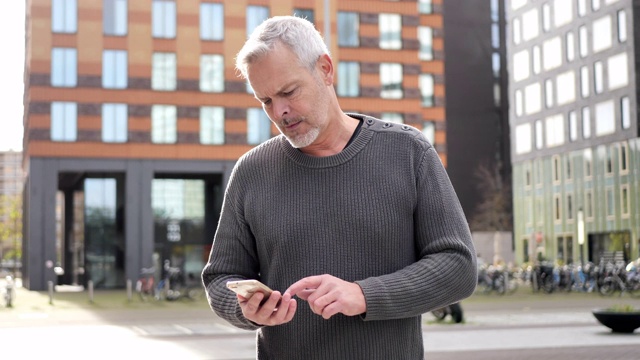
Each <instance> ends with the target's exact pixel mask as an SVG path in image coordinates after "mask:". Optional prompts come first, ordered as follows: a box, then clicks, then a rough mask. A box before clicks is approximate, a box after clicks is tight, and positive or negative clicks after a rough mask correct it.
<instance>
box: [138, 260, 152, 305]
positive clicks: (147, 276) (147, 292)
mask: <svg viewBox="0 0 640 360" xmlns="http://www.w3.org/2000/svg"><path fill="white" fill-rule="evenodd" d="M155 271H156V270H155V268H154V267H150V268H142V269H141V270H140V278H139V279H138V281H137V282H136V292H137V293H138V295H139V296H140V300H142V301H147V300H149V299H150V298H155V297H156V288H155V286H154V285H155V281H154V274H155Z"/></svg>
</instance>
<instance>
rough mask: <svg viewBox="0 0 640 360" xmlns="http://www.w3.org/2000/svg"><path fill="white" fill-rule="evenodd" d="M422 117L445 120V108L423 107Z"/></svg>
mask: <svg viewBox="0 0 640 360" xmlns="http://www.w3.org/2000/svg"><path fill="white" fill-rule="evenodd" d="M422 118H424V119H429V120H442V121H444V119H445V116H444V108H441V107H432V108H422Z"/></svg>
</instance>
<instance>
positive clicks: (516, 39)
mask: <svg viewBox="0 0 640 360" xmlns="http://www.w3.org/2000/svg"><path fill="white" fill-rule="evenodd" d="M521 41H522V30H521V29H520V19H519V18H515V19H513V43H514V44H516V45H518V44H520V42H521Z"/></svg>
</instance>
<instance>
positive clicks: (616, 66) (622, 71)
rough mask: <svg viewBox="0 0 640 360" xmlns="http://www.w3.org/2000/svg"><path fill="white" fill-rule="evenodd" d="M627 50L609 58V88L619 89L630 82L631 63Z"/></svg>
mask: <svg viewBox="0 0 640 360" xmlns="http://www.w3.org/2000/svg"><path fill="white" fill-rule="evenodd" d="M627 59H628V55H627V53H626V52H623V53H620V54H618V55H614V56H612V57H610V58H609V59H608V60H607V73H608V75H609V78H608V80H609V88H608V90H614V89H619V88H621V87H624V86H627V85H628V84H629V65H628V60H627Z"/></svg>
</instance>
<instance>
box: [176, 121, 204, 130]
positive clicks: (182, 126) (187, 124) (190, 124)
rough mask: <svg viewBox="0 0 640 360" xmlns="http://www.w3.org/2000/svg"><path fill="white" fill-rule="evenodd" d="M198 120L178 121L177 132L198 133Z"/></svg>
mask: <svg viewBox="0 0 640 360" xmlns="http://www.w3.org/2000/svg"><path fill="white" fill-rule="evenodd" d="M199 131H200V120H199V119H178V132H199Z"/></svg>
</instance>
